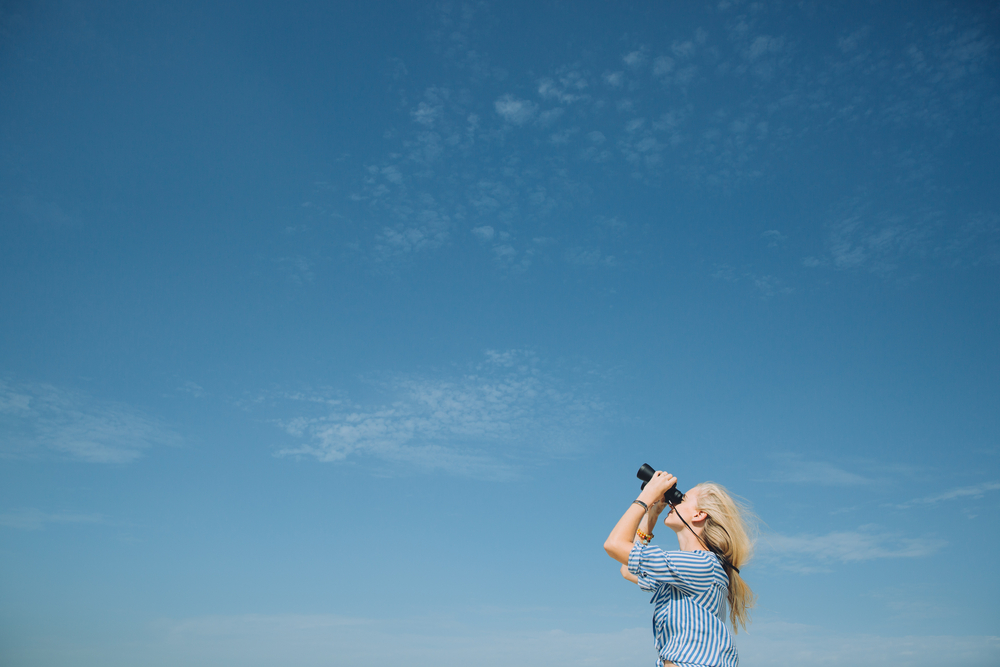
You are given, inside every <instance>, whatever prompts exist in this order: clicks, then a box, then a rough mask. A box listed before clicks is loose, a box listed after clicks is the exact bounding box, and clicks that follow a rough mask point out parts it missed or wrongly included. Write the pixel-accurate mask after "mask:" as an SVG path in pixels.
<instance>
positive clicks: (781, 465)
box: [768, 454, 873, 486]
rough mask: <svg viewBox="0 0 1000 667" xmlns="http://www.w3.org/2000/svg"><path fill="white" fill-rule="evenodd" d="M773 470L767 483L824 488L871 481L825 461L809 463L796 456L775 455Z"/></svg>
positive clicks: (855, 484)
mask: <svg viewBox="0 0 1000 667" xmlns="http://www.w3.org/2000/svg"><path fill="white" fill-rule="evenodd" d="M772 458H773V459H774V461H775V468H774V470H773V471H772V473H771V475H770V476H769V477H768V481H771V482H784V483H792V484H822V485H824V486H857V485H859V484H870V483H872V481H873V480H871V479H869V478H867V477H864V476H863V475H859V474H858V473H856V472H852V471H850V470H845V469H843V468H840V467H837V466H835V465H833V464H832V463H828V462H826V461H810V460H807V459H805V458H803V457H802V456H800V455H798V454H775V455H773V456H772Z"/></svg>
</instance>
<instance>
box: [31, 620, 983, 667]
mask: <svg viewBox="0 0 1000 667" xmlns="http://www.w3.org/2000/svg"><path fill="white" fill-rule="evenodd" d="M560 612H563V613H562V614H560ZM576 612H577V610H572V611H570V610H560V609H556V610H554V613H553V616H554V617H555V618H560V617H561V616H565V617H575V616H576ZM496 621H497V619H496V618H495V616H491V615H490V613H489V612H478V613H468V612H467V611H464V613H462V614H459V615H449V616H447V617H441V616H434V615H432V614H424V615H422V616H420V617H412V618H398V617H397V618H386V619H379V618H363V617H349V616H338V615H334V614H245V615H233V616H198V617H189V618H180V619H169V618H168V619H161V620H159V621H157V622H156V623H155V624H154V625H153V627H152V628H150V630H149V631H148V632H145V633H142V635H140V636H138V637H133V638H132V640H131V641H128V642H121V641H115V642H114V643H113V644H112V643H108V644H104V643H102V642H103V640H102V639H101V638H100V636H99V637H97V638H96V639H95V638H93V637H91V638H89V639H88V640H87V646H86V650H82V649H81V647H80V646H78V645H74V644H73V643H72V642H61V643H60V645H58V646H54V647H53V646H46V647H45V649H44V655H45V657H46V658H47V659H48V660H49V661H50V662H51V661H53V657H52V656H55V661H56V662H59V663H60V664H69V663H72V664H76V665H82V666H84V667H90V666H91V665H94V666H95V667H96V665H98V664H100V665H101V666H102V667H126V666H127V665H136V664H142V665H148V666H149V667H168V666H172V665H180V664H182V665H189V666H190V667H264V666H270V665H278V664H294V665H297V666H299V667H321V666H323V667H326V666H328V665H330V664H331V656H336V659H335V660H334V662H335V663H336V664H350V665H352V666H357V667H375V666H376V665H384V664H386V663H389V662H399V661H400V660H402V661H404V662H405V663H406V664H407V665H413V667H464V666H465V665H470V664H474V665H477V666H482V667H501V666H506V665H511V664H518V665H525V666H526V667H542V666H544V667H570V666H575V665H610V666H613V667H625V666H627V665H637V664H639V665H641V664H646V661H648V664H653V662H654V661H655V654H654V652H653V646H652V638H651V635H650V629H649V623H648V618H644V619H643V620H642V621H641V622H639V621H637V622H636V623H635V627H629V626H630V625H631V624H630V623H629V620H628V619H613V621H612V623H609V619H608V618H606V617H602V618H601V619H600V622H601V624H602V625H609V624H613V625H614V626H617V627H614V628H613V629H609V630H608V631H606V632H581V631H579V630H578V629H577V628H574V627H570V624H569V623H566V622H562V623H560V622H554V623H546V624H544V625H541V626H540V627H532V628H525V629H518V628H507V627H503V625H505V624H498V623H497V622H496ZM623 625H624V626H625V627H621V626H623ZM105 634H106V633H105ZM737 644H738V646H739V651H740V662H741V664H746V665H768V666H769V667H820V666H827V665H834V664H849V665H856V666H857V667H881V665H900V666H901V667H937V666H938V665H948V666H949V667H981V666H982V665H993V664H997V663H998V662H1000V638H998V637H996V636H983V635H962V636H956V635H906V636H882V635H878V634H874V633H866V634H859V633H844V632H835V631H831V630H830V629H829V628H827V627H820V626H811V625H806V624H803V623H789V622H784V621H780V620H757V621H755V622H754V623H753V624H752V625H751V626H750V629H749V632H747V633H745V634H744V633H740V635H739V636H738V637H737ZM30 650H32V651H33V650H36V649H30ZM37 650H39V651H40V649H37ZM90 655H97V656H100V661H97V660H94V661H87V660H86V658H83V659H82V661H81V658H80V656H90ZM35 658H36V656H35V654H33V653H28V654H27V662H30V663H35V662H39V663H40V662H41V660H36V659H35Z"/></svg>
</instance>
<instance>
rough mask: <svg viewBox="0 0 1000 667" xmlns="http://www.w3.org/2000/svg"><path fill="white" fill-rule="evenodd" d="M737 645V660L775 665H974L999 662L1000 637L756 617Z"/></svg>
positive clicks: (790, 666)
mask: <svg viewBox="0 0 1000 667" xmlns="http://www.w3.org/2000/svg"><path fill="white" fill-rule="evenodd" d="M741 636H742V635H741ZM739 648H740V658H741V661H746V662H747V663H748V664H758V665H769V666H773V667H803V665H836V664H845V665H857V666H858V667H880V666H881V665H905V666H906V667H935V666H936V665H942V664H947V665H954V666H955V667H974V666H979V665H991V664H997V661H998V660H1000V637H996V636H990V635H947V634H939V635H934V634H912V635H904V636H886V635H879V634H875V633H868V632H866V633H847V632H836V631H832V630H831V629H830V628H829V627H823V626H814V625H806V624H803V623H790V622H787V621H774V620H757V621H755V622H754V624H753V625H752V626H751V628H750V632H748V633H747V635H746V637H743V638H742V639H741V640H740V642H739Z"/></svg>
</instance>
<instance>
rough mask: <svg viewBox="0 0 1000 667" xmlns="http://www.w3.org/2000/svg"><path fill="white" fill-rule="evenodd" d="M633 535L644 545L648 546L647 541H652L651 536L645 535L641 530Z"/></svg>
mask: <svg viewBox="0 0 1000 667" xmlns="http://www.w3.org/2000/svg"><path fill="white" fill-rule="evenodd" d="M635 534H636V535H638V536H639V539H640V540H642V541H643V542H645V543H646V544H649V541H650V540H651V539H653V536H652V535H647V534H646V533H644V532H642V531H641V530H638V529H636V531H635Z"/></svg>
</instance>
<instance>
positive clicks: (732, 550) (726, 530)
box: [691, 482, 756, 632]
mask: <svg viewBox="0 0 1000 667" xmlns="http://www.w3.org/2000/svg"><path fill="white" fill-rule="evenodd" d="M695 489H697V490H698V494H697V505H698V509H699V510H702V511H703V512H705V513H706V514H707V515H708V519H706V520H705V525H704V529H703V530H702V533H701V539H702V540H703V542H704V543H705V546H706V547H708V548H709V550H710V551H715V552H716V553H718V554H719V555H721V556H723V557H724V558H725V559H726V561H728V562H725V561H724V562H723V565H722V567H723V568H724V569H725V570H726V574H727V575H729V620H730V622H731V623H732V624H733V631H734V632H739V629H740V627H741V626H742V627H743V629H744V630H745V629H746V627H747V625H748V624H749V623H750V609H751V607H753V605H754V598H755V596H754V593H753V591H752V590H750V587H749V586H747V584H746V582H745V581H743V579H742V577H740V575H739V573H738V572H736V571H735V570H734V569H733V567H734V566H735V567H738V568H742V567H743V566H744V565H745V564H746V563H747V562H749V561H750V558H751V557H752V556H753V546H754V540H755V538H756V516H754V514H753V513H752V512H751V511H750V509H749V508H748V507H747V506H746V504H745V503H743V502H741V501H738V500H736V499H734V498H733V497H732V496H731V495H729V491H727V490H726V489H725V487H723V486H722V485H721V484H716V483H715V482H702V483H701V484H699V485H697V486H696V487H694V489H691V490H692V491H694V490H695Z"/></svg>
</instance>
